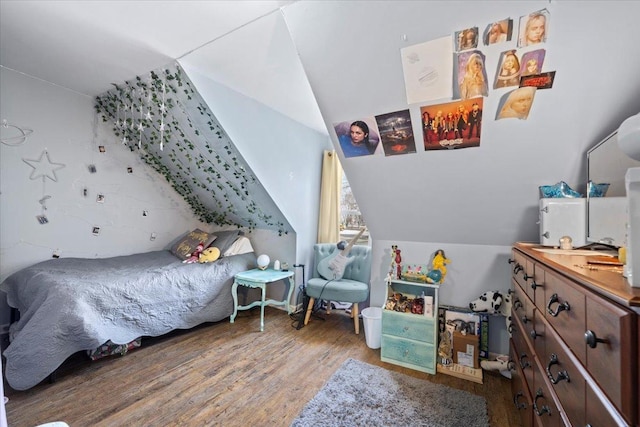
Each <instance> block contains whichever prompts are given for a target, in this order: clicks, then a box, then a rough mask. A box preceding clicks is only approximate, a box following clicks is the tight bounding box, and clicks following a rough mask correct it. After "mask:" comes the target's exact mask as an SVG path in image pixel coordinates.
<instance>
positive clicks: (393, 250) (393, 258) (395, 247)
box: [389, 245, 398, 279]
mask: <svg viewBox="0 0 640 427" xmlns="http://www.w3.org/2000/svg"><path fill="white" fill-rule="evenodd" d="M397 250H398V245H391V268H390V269H389V279H392V278H393V275H394V273H395V271H396V251H397Z"/></svg>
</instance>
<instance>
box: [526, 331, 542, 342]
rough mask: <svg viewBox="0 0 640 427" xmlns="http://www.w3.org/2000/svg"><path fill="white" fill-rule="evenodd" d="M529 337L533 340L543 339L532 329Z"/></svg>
mask: <svg viewBox="0 0 640 427" xmlns="http://www.w3.org/2000/svg"><path fill="white" fill-rule="evenodd" d="M529 336H530V337H531V339H534V340H535V339H536V338H538V337H541V336H542V335H540V334H539V333H537V332H536V330H535V329H532V330H531V332H529Z"/></svg>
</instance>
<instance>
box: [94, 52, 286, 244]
mask: <svg viewBox="0 0 640 427" xmlns="http://www.w3.org/2000/svg"><path fill="white" fill-rule="evenodd" d="M114 86H115V88H114V89H112V90H110V91H108V92H106V93H105V94H103V95H101V96H98V97H96V105H95V108H96V111H97V113H98V114H100V115H101V116H102V120H103V121H104V122H111V123H112V124H113V132H114V134H115V136H117V137H118V138H119V139H120V141H121V143H122V144H125V145H127V146H128V147H129V149H130V150H131V151H138V153H139V155H140V157H141V158H142V160H143V161H144V162H145V163H147V164H148V165H149V166H151V167H152V168H153V169H154V170H156V171H157V172H158V173H159V174H161V175H162V176H164V177H165V179H166V180H167V181H168V182H169V183H170V184H171V186H172V187H173V188H174V189H175V190H176V191H177V192H178V193H179V194H180V195H181V196H182V197H183V198H184V200H185V201H186V202H187V203H188V204H189V206H190V207H191V208H192V209H193V212H194V213H195V214H196V215H197V216H198V217H199V218H200V219H201V220H202V221H204V222H207V223H214V224H217V225H220V226H224V225H235V226H237V227H246V228H248V229H249V230H253V229H255V228H258V227H260V228H267V229H274V230H277V231H278V233H279V234H280V235H283V234H287V233H288V229H287V227H286V226H285V219H284V218H278V216H279V215H280V213H279V212H278V215H273V214H268V213H266V212H264V211H263V210H262V209H261V208H260V207H259V206H258V204H257V203H256V202H255V200H254V199H255V198H256V196H261V194H259V193H260V192H263V195H264V196H265V197H258V199H267V200H271V199H270V198H269V197H268V195H266V191H265V190H264V188H263V187H262V185H261V184H260V182H259V181H258V180H257V179H256V177H255V176H254V175H253V174H252V173H251V172H250V169H249V167H248V165H247V164H246V162H245V161H244V159H243V158H242V156H241V155H240V154H239V152H238V151H237V150H236V148H235V146H234V145H233V143H232V141H231V139H230V138H229V137H228V136H227V134H226V133H225V132H224V130H223V129H222V127H221V126H220V123H219V122H218V120H217V119H216V118H215V116H214V115H213V113H212V112H211V111H210V110H209V108H208V106H207V105H206V103H205V102H204V101H203V100H202V99H201V97H200V95H199V94H198V93H197V91H196V90H194V88H193V85H192V83H191V81H190V80H189V79H188V78H187V76H186V75H185V74H184V73H183V71H182V69H181V68H180V66H178V65H177V64H176V65H175V67H172V69H164V70H162V71H160V72H154V71H152V72H151V73H150V74H149V77H148V78H147V79H143V78H142V77H140V76H138V77H136V78H135V79H134V80H133V81H129V82H125V83H124V84H123V85H114ZM274 206H275V205H274ZM274 211H277V209H274Z"/></svg>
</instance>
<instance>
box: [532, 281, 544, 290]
mask: <svg viewBox="0 0 640 427" xmlns="http://www.w3.org/2000/svg"><path fill="white" fill-rule="evenodd" d="M541 287H542V285H541V284H539V283H536V282H535V281H534V282H531V289H533V290H534V291H535V290H536V288H541Z"/></svg>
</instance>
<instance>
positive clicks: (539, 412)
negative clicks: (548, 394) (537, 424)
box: [533, 388, 551, 417]
mask: <svg viewBox="0 0 640 427" xmlns="http://www.w3.org/2000/svg"><path fill="white" fill-rule="evenodd" d="M541 397H542V398H544V396H543V394H542V389H541V388H539V389H538V390H537V391H536V398H535V399H533V412H535V413H536V415H537V416H539V417H541V416H542V415H544V414H549V416H551V408H549V407H548V406H547V405H542V409H538V399H539V398H541Z"/></svg>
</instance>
